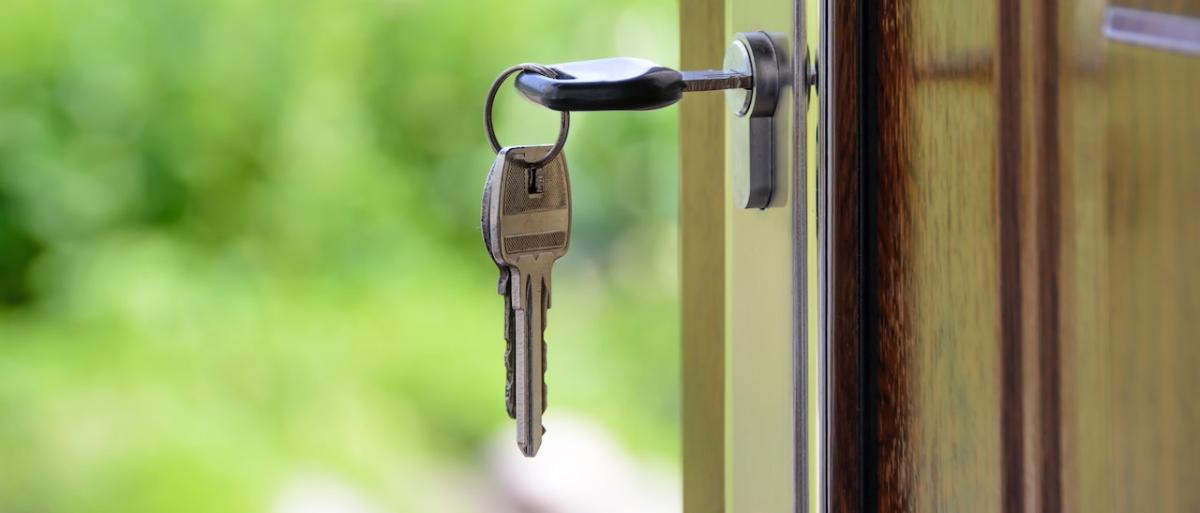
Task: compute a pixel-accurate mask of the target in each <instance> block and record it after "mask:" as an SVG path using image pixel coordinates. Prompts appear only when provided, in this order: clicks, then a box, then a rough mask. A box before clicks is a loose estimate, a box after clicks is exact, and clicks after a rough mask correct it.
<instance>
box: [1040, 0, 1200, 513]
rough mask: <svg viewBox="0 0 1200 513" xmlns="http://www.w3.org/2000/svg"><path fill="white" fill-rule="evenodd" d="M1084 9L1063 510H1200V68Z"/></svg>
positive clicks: (1073, 77)
mask: <svg viewBox="0 0 1200 513" xmlns="http://www.w3.org/2000/svg"><path fill="white" fill-rule="evenodd" d="M1118 3H1120V4H1122V5H1123V6H1125V7H1133V8H1138V9H1146V10H1153V11H1158V12H1166V13H1172V14H1181V15H1189V16H1196V15H1200V4H1197V2H1194V1H1179V0H1174V1H1162V0H1140V1H1122V2H1118ZM1076 4H1077V5H1076V6H1075V9H1074V11H1075V12H1078V13H1082V16H1085V17H1086V18H1084V19H1081V20H1074V21H1075V22H1074V23H1071V22H1070V21H1071V20H1062V22H1060V25H1059V26H1060V29H1061V31H1062V39H1061V41H1062V45H1063V53H1062V55H1063V58H1062V63H1063V66H1062V69H1063V71H1062V73H1063V86H1062V87H1061V88H1060V91H1061V99H1062V108H1063V110H1062V111H1063V113H1064V118H1063V129H1062V133H1063V135H1062V137H1063V144H1062V147H1061V149H1062V153H1061V157H1062V170H1063V173H1062V176H1063V181H1062V184H1063V187H1062V196H1063V199H1064V201H1063V204H1062V210H1063V230H1062V233H1063V237H1062V249H1063V252H1062V255H1061V260H1060V266H1061V268H1062V271H1063V274H1062V276H1063V279H1062V282H1063V286H1062V291H1063V297H1062V300H1061V303H1060V305H1061V308H1060V311H1061V312H1062V317H1061V326H1062V339H1063V346H1062V366H1063V367H1062V370H1063V374H1062V376H1063V380H1062V405H1063V411H1062V413H1063V436H1062V441H1063V448H1062V454H1063V471H1064V472H1063V503H1064V509H1065V510H1067V511H1079V512H1083V511H1087V512H1093V511H1097V512H1125V511H1164V512H1178V511H1200V489H1197V487H1196V486H1195V484H1196V482H1197V476H1200V441H1198V439H1197V438H1196V436H1195V435H1196V433H1197V432H1198V431H1200V402H1198V401H1197V399H1196V390H1198V389H1200V388H1198V387H1200V372H1198V370H1197V369H1200V329H1198V327H1197V326H1198V325H1197V322H1200V273H1198V272H1197V269H1196V264H1197V263H1198V262H1200V218H1198V217H1197V216H1196V215H1195V205H1196V204H1197V198H1200V148H1197V145H1196V142H1197V141H1200V100H1198V99H1197V98H1198V97H1197V95H1196V91H1195V84H1198V83H1200V59H1196V58H1195V57H1194V56H1191V57H1189V56H1184V55H1179V54H1172V53H1168V52H1164V51H1161V50H1154V49H1148V48H1142V47H1135V46H1129V45H1125V44H1117V43H1111V42H1109V43H1105V42H1103V41H1096V40H1095V39H1094V38H1093V37H1092V36H1091V34H1087V33H1085V31H1084V30H1083V29H1082V28H1081V27H1084V26H1085V25H1084V23H1081V22H1087V21H1092V22H1096V21H1098V20H1100V19H1102V16H1103V12H1102V9H1103V7H1104V5H1103V4H1102V3H1101V2H1092V1H1079V2H1076ZM1063 12H1064V13H1065V12H1067V11H1065V10H1064V11H1063Z"/></svg>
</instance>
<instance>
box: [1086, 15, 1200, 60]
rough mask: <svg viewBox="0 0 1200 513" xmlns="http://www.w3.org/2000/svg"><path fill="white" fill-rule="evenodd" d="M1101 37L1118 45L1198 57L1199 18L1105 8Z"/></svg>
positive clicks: (1199, 42) (1199, 44)
mask: <svg viewBox="0 0 1200 513" xmlns="http://www.w3.org/2000/svg"><path fill="white" fill-rule="evenodd" d="M1104 36H1105V37H1107V38H1108V39H1111V40H1113V41H1117V42H1121V43H1128V44H1132V45H1138V46H1146V47H1150V48H1157V49H1159V50H1166V51H1170V52H1178V53H1185V54H1190V55H1200V19H1196V18H1189V17H1186V16H1175V15H1171V14H1164V13H1160V12H1153V11H1142V10H1138V9H1128V8H1125V7H1109V8H1108V9H1107V10H1105V15H1104Z"/></svg>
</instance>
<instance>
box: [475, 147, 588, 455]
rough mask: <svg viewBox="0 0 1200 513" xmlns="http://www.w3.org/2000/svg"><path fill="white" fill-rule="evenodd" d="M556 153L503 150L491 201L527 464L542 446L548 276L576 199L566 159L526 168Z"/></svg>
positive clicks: (563, 247)
mask: <svg viewBox="0 0 1200 513" xmlns="http://www.w3.org/2000/svg"><path fill="white" fill-rule="evenodd" d="M549 150H550V146H515V147H509V148H504V149H501V150H500V153H499V154H498V155H497V156H496V165H497V166H502V167H501V168H500V173H499V176H498V179H497V181H496V182H494V187H493V188H492V189H493V190H492V191H491V193H492V198H491V200H490V209H489V210H490V215H491V216H492V219H491V221H490V228H491V230H492V232H491V234H490V235H489V241H490V243H491V252H492V255H493V256H494V257H498V258H497V260H498V261H499V262H500V263H501V264H503V265H506V266H507V267H508V268H509V272H510V278H509V288H510V295H511V300H512V306H513V308H512V311H513V314H514V316H515V320H516V323H515V324H516V326H515V334H516V344H515V349H516V351H515V353H516V354H515V355H514V360H515V361H514V363H515V367H516V369H515V373H514V374H515V385H516V386H515V391H514V392H515V401H514V403H515V410H516V419H517V446H518V447H520V449H521V452H522V453H523V454H525V456H530V457H532V456H533V455H535V454H537V451H538V448H539V447H540V446H541V442H542V433H543V431H544V429H543V428H542V412H543V411H544V410H545V404H546V403H545V398H546V387H545V374H544V373H545V341H544V338H543V335H544V330H545V325H546V310H547V309H548V308H549V307H550V290H551V287H550V282H551V280H550V274H551V271H552V270H553V266H554V262H555V261H556V260H558V259H559V258H561V257H562V256H563V255H565V254H566V252H567V247H568V245H569V243H570V239H571V192H570V183H569V180H568V176H567V164H566V160H565V158H564V157H563V156H562V154H561V153H560V154H559V155H558V156H557V157H555V158H554V160H551V161H550V162H548V163H546V164H545V165H544V166H542V167H540V168H532V167H530V166H529V164H527V162H530V161H536V160H538V159H540V158H542V157H543V156H544V155H545V154H546V152H547V151H549Z"/></svg>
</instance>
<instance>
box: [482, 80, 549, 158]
mask: <svg viewBox="0 0 1200 513" xmlns="http://www.w3.org/2000/svg"><path fill="white" fill-rule="evenodd" d="M518 71H528V72H531V73H537V74H539V75H543V76H547V77H550V78H558V72H557V71H555V70H553V69H552V68H549V67H546V66H543V65H541V64H531V63H525V64H517V65H516V66H512V67H510V68H508V69H506V70H504V72H503V73H500V76H498V77H496V80H495V81H494V82H492V87H491V89H488V95H487V103H485V104H484V107H483V128H484V129H485V130H487V136H488V141H489V142H491V143H492V151H495V152H496V153H500V148H501V146H500V141H499V140H497V139H496V129H495V128H494V127H493V126H492V103H493V102H494V101H495V100H496V93H497V92H498V91H499V90H500V85H501V84H503V83H504V79H506V78H508V76H509V75H512V74H513V73H516V72H518ZM570 128H571V113H570V112H567V111H565V110H564V111H562V123H561V125H560V126H559V129H558V140H557V141H554V147H552V148H550V152H549V153H547V154H546V156H545V157H542V159H541V160H538V161H537V162H529V164H530V165H531V166H533V167H541V166H544V165H545V164H546V163H547V162H550V161H551V160H554V157H557V156H558V154H559V153H561V152H562V150H563V146H565V145H566V144H567V131H568V130H570Z"/></svg>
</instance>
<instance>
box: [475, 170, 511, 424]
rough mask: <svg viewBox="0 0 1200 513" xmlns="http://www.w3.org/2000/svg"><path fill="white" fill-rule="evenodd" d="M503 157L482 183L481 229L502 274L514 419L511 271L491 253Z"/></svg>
mask: <svg viewBox="0 0 1200 513" xmlns="http://www.w3.org/2000/svg"><path fill="white" fill-rule="evenodd" d="M503 165H504V160H503V159H500V158H497V159H496V163H495V164H493V165H492V169H491V171H489V172H488V176H487V181H486V182H485V183H484V187H483V207H482V209H481V213H480V216H479V218H480V219H479V223H480V225H481V227H480V228H481V229H480V231H481V232H482V233H483V245H484V246H485V247H486V248H487V250H488V254H490V255H491V256H492V261H493V262H494V263H495V264H496V268H497V270H498V271H499V274H500V277H499V278H498V279H497V280H496V293H497V294H500V295H501V296H504V411H505V412H506V413H508V417H509V418H511V419H516V418H517V413H516V409H515V405H514V404H513V372H514V369H513V366H514V360H513V359H514V358H515V357H516V354H515V353H514V352H513V344H515V343H516V333H515V330H516V319H515V317H514V315H515V314H514V312H513V308H512V295H511V294H510V288H509V278H510V274H511V273H510V272H509V270H508V266H506V265H504V264H503V263H502V262H501V261H500V259H499V256H498V255H496V254H494V253H492V242H491V241H492V231H493V230H492V216H491V215H490V212H491V205H492V190H493V189H494V188H495V187H496V183H497V181H498V177H499V175H500V171H501V170H502V169H503Z"/></svg>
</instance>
